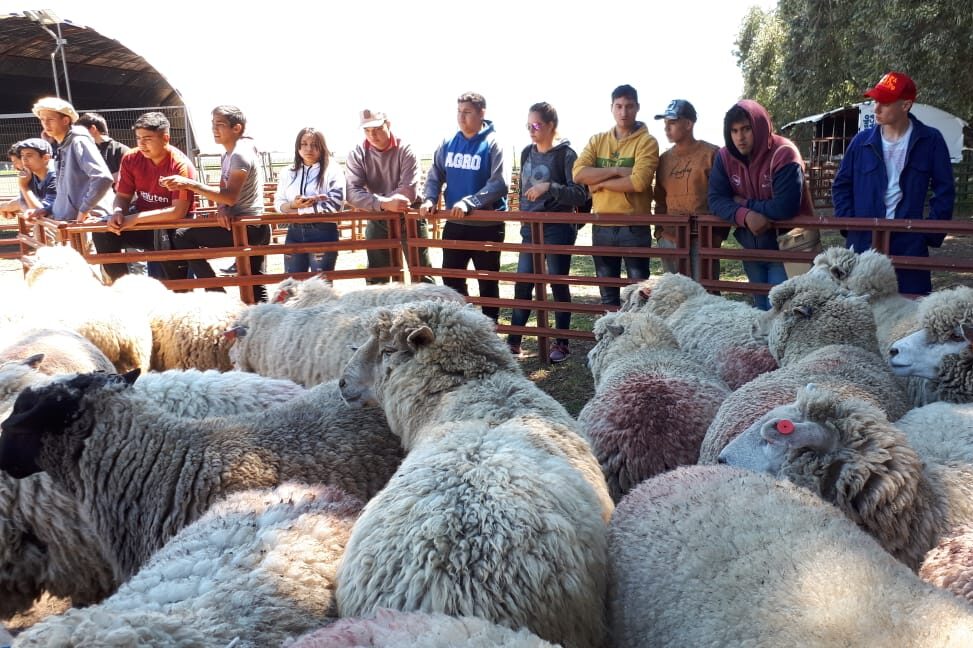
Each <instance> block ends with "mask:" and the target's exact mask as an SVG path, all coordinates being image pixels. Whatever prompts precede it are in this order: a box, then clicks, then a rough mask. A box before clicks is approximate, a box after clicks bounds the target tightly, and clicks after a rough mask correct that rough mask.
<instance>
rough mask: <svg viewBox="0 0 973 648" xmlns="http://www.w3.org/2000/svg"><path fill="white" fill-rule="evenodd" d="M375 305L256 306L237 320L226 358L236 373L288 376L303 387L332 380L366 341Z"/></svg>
mask: <svg viewBox="0 0 973 648" xmlns="http://www.w3.org/2000/svg"><path fill="white" fill-rule="evenodd" d="M374 316H375V310H374V309H366V310H360V309H345V308H342V307H340V306H333V305H327V304H326V305H322V306H315V307H309V308H287V307H285V306H281V305H280V304H258V305H256V306H252V307H250V308H248V309H246V310H245V311H243V312H242V313H241V314H240V316H239V317H238V318H237V320H236V322H235V324H234V326H233V329H232V330H231V331H230V333H229V334H230V335H231V337H232V338H233V339H234V340H235V341H234V343H233V346H232V347H230V360H231V361H232V362H233V365H234V367H236V369H238V370H240V371H252V372H254V373H258V374H261V375H263V376H270V377H273V378H287V379H289V380H293V381H294V382H297V383H300V384H302V385H304V386H306V387H312V386H314V385H317V384H320V383H323V382H326V381H328V380H333V379H335V378H337V377H338V376H339V375H340V374H341V370H342V368H343V367H344V366H345V364H346V363H347V362H348V361H349V360H350V359H351V356H352V354H353V353H354V347H356V346H358V345H361V344H362V343H364V342H365V340H367V339H368V334H369V322H370V320H371V319H372V318H373V317H374Z"/></svg>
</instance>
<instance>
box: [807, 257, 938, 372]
mask: <svg viewBox="0 0 973 648" xmlns="http://www.w3.org/2000/svg"><path fill="white" fill-rule="evenodd" d="M808 274H810V275H814V276H821V277H827V278H829V279H831V280H832V281H834V282H835V283H837V284H838V285H839V286H841V287H842V288H846V289H848V290H849V291H851V292H852V293H854V294H856V295H860V296H862V297H866V298H867V299H868V303H869V304H871V307H872V313H873V314H874V316H875V325H876V336H877V337H878V343H879V348H880V349H881V350H882V352H883V353H884V352H885V350H886V349H888V346H889V345H890V344H891V343H892V342H894V341H895V340H896V339H897V338H894V337H892V335H893V333H892V332H893V331H894V330H895V329H897V328H898V327H900V326H901V325H902V323H903V322H913V321H915V320H916V316H917V314H918V310H919V301H917V300H915V299H909V298H907V297H903V296H902V295H901V294H899V282H898V280H897V279H896V276H895V268H894V267H893V266H892V260H891V259H890V258H888V257H887V256H885V255H884V254H882V253H881V252H878V251H876V250H866V251H865V252H862V253H861V254H857V253H856V252H855V251H853V250H848V249H845V248H841V247H830V248H828V249H827V250H825V251H823V252H821V253H820V254H818V255H817V256H816V257H814V265H813V266H812V268H811V271H810V272H809V273H808Z"/></svg>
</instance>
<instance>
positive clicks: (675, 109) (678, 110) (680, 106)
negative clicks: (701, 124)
mask: <svg viewBox="0 0 973 648" xmlns="http://www.w3.org/2000/svg"><path fill="white" fill-rule="evenodd" d="M682 117H685V118H686V119H688V120H689V121H691V122H695V121H696V109H695V108H693V105H692V104H691V103H689V102H688V101H686V100H685V99H673V100H672V101H670V102H669V105H668V106H666V109H665V111H663V113H662V114H661V115H656V116H655V118H656V119H680V118H682Z"/></svg>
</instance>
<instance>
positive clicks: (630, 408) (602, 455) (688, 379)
mask: <svg viewBox="0 0 973 648" xmlns="http://www.w3.org/2000/svg"><path fill="white" fill-rule="evenodd" d="M595 339H596V340H597V343H596V344H595V346H594V347H593V348H592V349H591V351H590V352H589V353H588V366H589V367H590V368H591V372H592V374H593V375H594V377H595V393H594V395H593V396H592V398H591V400H589V401H588V403H587V404H586V405H585V406H584V408H583V409H582V410H581V413H580V414H579V415H578V422H579V423H581V425H582V427H583V428H584V429H585V431H586V432H587V433H588V436H589V438H590V439H591V445H592V448H593V450H594V453H595V456H596V457H597V458H598V461H599V462H600V463H601V467H602V471H603V472H604V473H605V479H606V481H607V482H608V489H609V492H610V493H611V496H612V499H614V500H615V502H618V500H619V499H620V498H621V497H622V496H623V495H624V494H625V493H627V492H628V491H629V489H631V488H632V487H634V486H635V485H637V484H638V483H639V482H641V481H642V480H644V479H647V478H648V477H651V476H653V475H656V474H658V473H660V472H663V471H665V470H670V469H672V468H675V467H676V466H678V465H685V464H694V463H696V460H697V458H698V457H699V446H700V444H701V443H702V440H703V437H704V436H705V434H706V430H707V428H708V427H709V424H710V422H711V421H712V420H713V417H714V416H715V415H716V412H717V410H718V409H719V407H720V403H722V402H723V400H724V399H725V398H726V397H727V395H728V394H729V393H730V390H729V389H728V388H727V386H726V384H725V383H724V382H723V381H722V380H720V379H719V377H717V376H716V373H715V372H714V371H713V370H712V369H709V368H707V367H704V366H703V365H701V364H699V363H698V362H696V361H694V360H692V359H691V358H690V357H689V356H688V355H686V354H684V353H682V352H681V351H680V350H679V348H678V344H677V342H676V338H675V336H674V335H673V334H672V332H671V331H670V330H669V327H667V326H666V325H665V323H664V322H663V321H662V320H661V319H660V318H658V317H656V316H655V315H648V314H644V313H634V312H622V313H609V314H607V315H605V316H604V317H602V318H600V319H599V320H598V321H597V322H595Z"/></svg>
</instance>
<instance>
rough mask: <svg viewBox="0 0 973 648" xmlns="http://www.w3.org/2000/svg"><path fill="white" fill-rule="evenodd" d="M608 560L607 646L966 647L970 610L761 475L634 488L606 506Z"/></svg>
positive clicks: (736, 473) (806, 496)
mask: <svg viewBox="0 0 973 648" xmlns="http://www.w3.org/2000/svg"><path fill="white" fill-rule="evenodd" d="M609 556H610V559H611V582H612V587H611V592H612V594H611V600H610V610H611V625H612V632H613V639H614V641H615V645H617V646H627V647H632V648H641V647H643V646H812V647H820V648H825V647H832V646H864V645H869V646H911V647H915V648H939V647H942V646H950V647H955V648H959V647H960V646H969V645H971V642H973V609H971V608H969V607H968V606H967V605H965V604H964V603H963V602H962V601H959V600H957V599H956V598H955V597H953V596H951V595H949V594H948V593H946V592H943V591H941V590H937V589H935V588H934V587H932V586H930V585H927V584H925V583H923V582H921V581H920V580H919V579H918V578H917V577H916V576H915V574H913V573H911V572H910V571H909V570H908V568H906V567H905V565H903V564H901V563H899V562H898V561H896V560H895V559H893V558H892V557H891V556H889V555H888V554H887V553H885V552H884V551H882V550H881V548H880V547H879V546H878V544H877V543H876V542H875V540H874V539H873V538H871V537H870V536H869V535H868V534H866V533H864V532H863V531H861V530H860V529H859V528H857V527H856V526H855V524H854V523H852V522H851V521H850V520H849V519H848V518H847V517H846V516H845V515H843V514H842V513H841V512H840V511H838V510H837V509H836V508H835V507H833V506H831V505H830V504H827V503H826V502H824V501H822V500H821V499H820V498H818V497H817V496H815V495H814V494H813V493H810V492H809V491H807V490H806V489H803V488H799V487H797V486H795V485H794V484H791V483H788V482H786V481H779V480H776V479H774V478H773V477H771V476H770V475H766V474H758V473H752V472H748V471H742V470H735V469H732V468H728V467H725V466H691V467H684V468H679V469H677V470H674V471H671V472H668V473H665V474H663V475H659V476H658V477H654V478H653V479H650V480H647V481H645V482H643V483H642V484H641V485H640V486H639V487H638V488H636V489H634V490H633V491H632V492H631V493H629V495H628V496H627V497H626V498H625V499H624V500H622V502H621V503H620V504H619V506H618V509H617V510H616V511H615V515H614V517H613V518H612V524H611V529H610V535H609Z"/></svg>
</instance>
